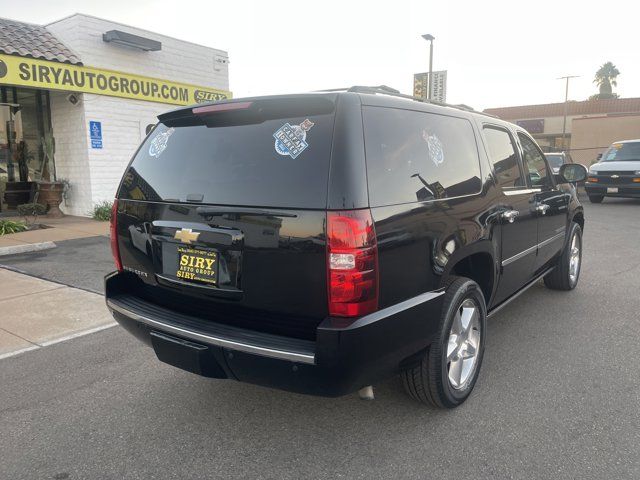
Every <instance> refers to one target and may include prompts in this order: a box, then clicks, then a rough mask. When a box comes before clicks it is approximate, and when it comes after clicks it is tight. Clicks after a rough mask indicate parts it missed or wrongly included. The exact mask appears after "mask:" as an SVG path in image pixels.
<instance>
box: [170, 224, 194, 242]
mask: <svg viewBox="0 0 640 480" xmlns="http://www.w3.org/2000/svg"><path fill="white" fill-rule="evenodd" d="M199 236H200V232H194V231H193V230H191V229H190V228H181V229H180V230H177V231H176V234H175V235H174V236H173V238H175V239H176V240H180V241H181V242H182V243H191V242H195V241H196V240H198V237H199Z"/></svg>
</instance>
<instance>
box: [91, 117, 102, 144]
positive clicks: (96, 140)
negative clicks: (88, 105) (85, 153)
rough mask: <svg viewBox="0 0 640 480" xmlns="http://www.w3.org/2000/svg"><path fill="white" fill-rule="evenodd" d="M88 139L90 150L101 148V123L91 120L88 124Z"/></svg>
mask: <svg viewBox="0 0 640 480" xmlns="http://www.w3.org/2000/svg"><path fill="white" fill-rule="evenodd" d="M89 137H90V138H91V148H102V123H100V122H95V121H93V120H91V121H90V122H89Z"/></svg>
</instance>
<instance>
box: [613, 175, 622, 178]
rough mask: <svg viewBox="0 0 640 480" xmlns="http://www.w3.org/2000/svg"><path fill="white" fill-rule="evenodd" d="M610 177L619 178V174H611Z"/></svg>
mask: <svg viewBox="0 0 640 480" xmlns="http://www.w3.org/2000/svg"><path fill="white" fill-rule="evenodd" d="M611 178H620V175H611Z"/></svg>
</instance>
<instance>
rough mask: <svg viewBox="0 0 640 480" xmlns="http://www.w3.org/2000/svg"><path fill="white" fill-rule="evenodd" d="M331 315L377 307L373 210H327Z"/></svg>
mask: <svg viewBox="0 0 640 480" xmlns="http://www.w3.org/2000/svg"><path fill="white" fill-rule="evenodd" d="M327 271H328V275H327V276H328V278H327V283H328V288H329V315H332V316H338V317H357V316H361V315H366V314H367V313H371V312H374V311H376V310H377V309H378V248H377V246H376V234H375V229H374V226H373V218H372V217H371V211H370V210H369V209H366V210H343V211H336V212H328V213H327Z"/></svg>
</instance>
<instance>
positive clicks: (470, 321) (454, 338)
mask: <svg viewBox="0 0 640 480" xmlns="http://www.w3.org/2000/svg"><path fill="white" fill-rule="evenodd" d="M481 341H482V338H481V331H480V310H479V308H478V306H477V305H476V304H475V302H474V301H473V300H471V299H469V298H467V299H466V300H465V301H464V302H462V305H460V307H459V308H458V311H457V312H456V316H455V318H454V319H453V323H452V324H451V329H450V330H449V343H448V345H447V360H446V363H447V370H448V375H449V383H450V384H451V386H452V387H453V388H454V389H456V390H460V389H462V388H464V387H466V386H467V381H468V380H469V379H470V378H472V377H473V373H474V371H475V369H476V366H477V364H478V353H479V352H480V342H481Z"/></svg>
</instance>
